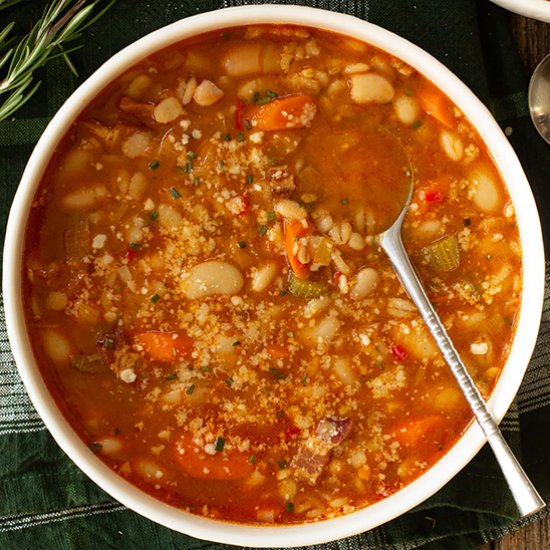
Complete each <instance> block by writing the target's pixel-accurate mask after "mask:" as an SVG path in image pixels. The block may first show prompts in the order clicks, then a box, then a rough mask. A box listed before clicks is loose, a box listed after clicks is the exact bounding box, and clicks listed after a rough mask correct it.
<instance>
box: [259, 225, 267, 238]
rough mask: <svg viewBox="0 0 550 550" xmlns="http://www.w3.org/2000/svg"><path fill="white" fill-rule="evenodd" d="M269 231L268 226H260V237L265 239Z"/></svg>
mask: <svg viewBox="0 0 550 550" xmlns="http://www.w3.org/2000/svg"><path fill="white" fill-rule="evenodd" d="M267 229H268V227H267V225H260V227H258V235H260V237H264V236H265V234H266V233H267Z"/></svg>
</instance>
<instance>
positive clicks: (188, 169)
mask: <svg viewBox="0 0 550 550" xmlns="http://www.w3.org/2000/svg"><path fill="white" fill-rule="evenodd" d="M192 171H193V163H192V162H186V163H185V173H186V174H189V173H190V172H192Z"/></svg>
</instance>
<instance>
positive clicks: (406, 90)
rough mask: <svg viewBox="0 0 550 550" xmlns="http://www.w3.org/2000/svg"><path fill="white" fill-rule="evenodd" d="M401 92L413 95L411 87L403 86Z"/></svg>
mask: <svg viewBox="0 0 550 550" xmlns="http://www.w3.org/2000/svg"><path fill="white" fill-rule="evenodd" d="M403 92H404V94H405V95H408V96H411V95H414V90H413V89H412V88H405V89H404V90H403Z"/></svg>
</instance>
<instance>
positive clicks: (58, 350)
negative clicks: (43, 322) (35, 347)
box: [42, 329, 71, 364]
mask: <svg viewBox="0 0 550 550" xmlns="http://www.w3.org/2000/svg"><path fill="white" fill-rule="evenodd" d="M42 342H43V344H44V350H45V351H46V354H47V355H48V357H49V358H50V359H51V360H52V361H53V362H54V363H57V364H60V363H67V362H68V361H69V358H70V355H71V346H70V344H69V342H68V340H67V339H66V338H65V337H64V336H63V335H62V334H60V333H59V332H58V331H57V330H54V329H46V330H44V332H43V333H42Z"/></svg>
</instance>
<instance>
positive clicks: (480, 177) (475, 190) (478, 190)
mask: <svg viewBox="0 0 550 550" xmlns="http://www.w3.org/2000/svg"><path fill="white" fill-rule="evenodd" d="M468 180H469V181H470V182H471V183H472V190H471V195H470V196H471V199H472V200H473V202H474V204H475V205H476V206H477V207H478V208H480V209H481V210H483V211H484V212H494V211H496V210H497V208H498V207H499V206H500V202H501V198H500V194H499V192H498V188H497V186H496V184H495V181H494V179H493V178H492V176H491V175H490V174H489V173H488V171H487V170H486V169H483V168H478V169H476V170H473V171H472V172H471V173H470V176H469V178H468Z"/></svg>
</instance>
